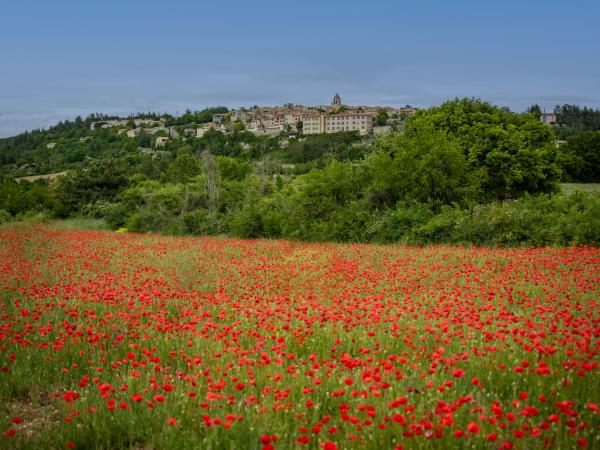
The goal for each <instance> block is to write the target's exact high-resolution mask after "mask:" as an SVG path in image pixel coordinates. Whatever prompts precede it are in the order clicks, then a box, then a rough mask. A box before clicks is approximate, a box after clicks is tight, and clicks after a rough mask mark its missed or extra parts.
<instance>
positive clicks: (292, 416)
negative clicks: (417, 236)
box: [0, 223, 600, 450]
mask: <svg viewBox="0 0 600 450" xmlns="http://www.w3.org/2000/svg"><path fill="white" fill-rule="evenodd" d="M599 261H600V250H598V249H596V248H592V247H587V246H574V247H568V248H511V249H501V248H477V247H460V246H430V247H404V246H399V245H398V246H396V245H387V246H382V245H354V244H307V243H298V242H289V241H277V240H236V239H226V238H191V237H165V236H160V235H150V234H118V233H115V232H109V231H91V230H69V229H65V228H60V225H57V224H52V223H50V224H23V225H16V226H15V225H13V226H3V227H1V228H0V265H1V270H0V286H1V289H2V302H1V309H0V314H1V321H0V368H1V371H0V412H1V414H0V427H1V430H0V432H1V433H2V437H0V447H1V448H89V449H91V448H104V449H109V448H110V449H112V448H131V449H159V448H160V449H175V448H202V449H229V448H235V449H258V450H260V449H262V450H269V449H291V448H298V449H303V448H306V449H326V450H334V449H385V448H389V449H412V448H425V449H452V448H456V449H459V448H460V449H462V448H484V449H510V448H527V449H537V448H559V449H565V448H600V368H599V363H600V357H599V352H600V341H599V337H600V300H599V295H598V294H599V291H600V289H599V288H600V272H599V270H598V268H599Z"/></svg>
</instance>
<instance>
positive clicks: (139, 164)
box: [0, 99, 600, 245]
mask: <svg viewBox="0 0 600 450" xmlns="http://www.w3.org/2000/svg"><path fill="white" fill-rule="evenodd" d="M215 117H218V118H219V120H223V119H228V121H227V122H224V123H220V122H219V123H217V122H211V121H212V120H213V118H215ZM231 117H232V116H231V113H228V112H227V111H226V109H224V108H220V107H217V108H211V109H207V110H204V111H200V112H192V111H188V112H186V114H184V115H183V116H181V117H172V116H166V115H162V116H159V115H155V114H143V115H139V116H137V117H128V118H120V117H106V116H97V115H95V116H90V117H88V118H86V119H81V118H78V119H76V120H75V121H66V122H62V123H59V124H58V125H56V126H54V127H52V128H50V129H48V130H38V131H33V132H29V133H24V134H21V135H19V136H16V137H14V138H9V139H3V140H2V141H0V163H1V165H0V172H1V173H2V175H3V182H2V184H1V191H2V192H1V193H2V195H1V196H0V211H2V212H1V213H0V214H1V216H2V217H3V219H2V220H4V221H7V220H12V218H13V217H14V218H22V217H25V216H27V215H31V214H39V213H42V214H45V215H47V216H50V217H55V218H62V217H72V216H87V217H97V218H103V219H104V220H106V221H107V222H108V223H109V225H110V226H112V227H114V228H119V227H125V228H127V229H128V230H131V231H159V232H162V233H169V234H183V233H185V234H200V235H205V234H228V235H235V236H240V237H273V238H279V237H284V238H290V239H298V240H308V241H315V240H316V241H331V240H333V241H359V242H364V241H377V242H412V243H421V244H423V243H429V242H461V243H478V244H497V243H500V244H511V245H515V244H523V243H535V244H537V245H543V244H568V243H570V242H572V241H575V242H581V243H591V242H594V241H596V242H597V241H598V239H599V236H598V233H600V231H599V230H600V226H597V225H599V224H598V220H599V219H598V217H600V214H598V212H599V211H598V207H599V206H598V205H599V200H598V196H597V195H596V194H593V193H592V194H584V193H580V192H577V191H576V192H575V193H573V194H571V193H568V194H560V193H559V191H560V186H559V183H560V182H561V181H568V182H572V181H586V182H592V183H593V182H598V181H600V170H599V167H600V164H599V157H598V155H600V145H598V144H599V143H600V138H599V136H600V133H598V132H595V131H585V132H584V133H581V134H577V135H574V136H572V137H571V138H570V139H569V142H568V144H567V145H561V146H557V145H556V129H555V128H552V127H550V126H547V125H545V124H543V123H541V122H540V121H539V117H537V116H536V115H535V114H533V113H525V114H516V113H513V112H510V111H508V110H506V109H502V108H497V107H494V106H492V105H490V104H488V103H486V102H483V101H480V100H474V99H457V100H454V101H449V102H446V103H444V104H443V105H441V106H439V107H435V108H431V109H429V110H422V111H418V112H416V114H412V115H409V116H407V117H403V118H402V126H401V127H398V128H399V129H401V130H402V132H394V131H393V128H392V132H391V134H387V135H382V136H373V135H370V134H367V135H364V136H361V135H359V133H358V132H338V133H330V134H311V135H303V134H299V133H298V131H297V130H294V129H292V128H291V127H288V128H287V129H283V128H282V131H281V132H279V133H278V134H275V135H270V136H261V135H256V134H254V133H251V132H248V131H245V130H244V126H243V123H242V122H240V121H239V120H237V119H236V120H231ZM386 117H387V116H386ZM382 120H383V121H384V122H385V120H388V119H386V118H383V119H382ZM389 120H390V121H391V120H392V119H389ZM298 129H301V127H298ZM61 172H66V174H65V175H64V176H59V177H57V178H55V179H43V178H53V177H52V176H49V174H57V173H61ZM40 175H46V176H45V177H41V178H42V179H36V178H35V177H39V176H40ZM25 177H29V178H25ZM31 177H34V178H31ZM16 179H19V181H18V182H17V181H15V180H16ZM27 179H29V180H32V179H33V180H35V181H33V182H28V181H27Z"/></svg>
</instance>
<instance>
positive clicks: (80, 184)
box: [55, 160, 127, 216]
mask: <svg viewBox="0 0 600 450" xmlns="http://www.w3.org/2000/svg"><path fill="white" fill-rule="evenodd" d="M126 185H127V177H126V167H125V165H124V164H122V161H114V160H106V161H101V162H98V163H94V164H92V165H91V166H90V167H89V168H87V169H78V170H75V171H73V172H70V173H68V174H67V175H65V176H62V177H59V178H58V179H57V182H56V188H55V195H56V198H57V200H58V201H59V202H60V203H61V205H62V207H61V209H60V210H59V211H58V212H57V215H59V216H69V215H72V214H75V213H78V212H80V211H82V209H83V207H84V206H85V205H88V204H91V203H95V202H97V201H99V200H106V201H114V200H115V199H116V196H117V194H118V193H119V192H120V191H121V190H122V189H123V188H124V187H125V186H126Z"/></svg>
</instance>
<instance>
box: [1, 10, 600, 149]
mask: <svg viewBox="0 0 600 450" xmlns="http://www.w3.org/2000/svg"><path fill="white" fill-rule="evenodd" d="M363 5H365V4H364V3H359V2H355V1H349V2H341V1H332V2H328V3H327V4H319V3H318V2H315V1H313V0H306V1H305V2H303V3H301V4H293V5H289V4H282V3H281V2H272V1H263V2H260V4H259V5H258V4H249V3H246V2H240V1H238V0H231V1H230V2H228V3H227V5H226V7H224V6H220V5H218V4H215V3H211V4H198V3H196V2H191V1H179V2H176V3H174V4H171V5H165V4H163V3H159V2H156V1H145V2H141V1H137V0H134V1H130V2H127V3H126V4H122V2H115V1H106V2H103V3H101V4H99V3H95V4H87V3H85V4H83V3H75V2H68V1H60V0H59V1H56V2H52V3H50V4H47V3H46V2H42V1H32V0H24V1H22V2H19V4H16V3H14V4H8V5H4V6H3V7H2V10H1V11H2V13H1V14H0V56H2V60H3V61H5V62H6V66H5V67H4V68H3V70H2V71H0V137H7V136H12V135H15V134H18V133H20V132H23V131H26V130H31V129H36V128H47V127H48V126H50V125H52V124H54V123H56V122H58V121H59V120H65V119H73V118H74V117H76V116H78V115H80V116H83V117H85V116H87V115H89V114H92V113H105V114H118V115H128V114H130V113H136V112H147V111H155V112H159V113H162V112H168V113H171V114H177V113H182V112H183V111H184V110H185V109H186V108H191V109H195V110H197V109H202V108H204V107H207V106H216V105H223V106H227V107H239V106H247V107H248V106H252V105H255V104H258V105H280V104H284V103H288V102H291V103H301V104H306V105H317V104H327V103H329V102H330V100H331V97H332V96H333V94H335V93H336V92H339V93H340V95H341V96H342V99H343V101H344V103H347V104H370V105H382V106H403V105H405V104H411V105H413V106H417V107H429V106H433V105H437V104H440V103H442V102H443V101H445V100H449V99H452V98H455V97H478V98H481V99H482V100H485V101H489V102H491V103H493V104H495V105H498V106H506V107H509V108H510V109H511V110H513V111H523V110H525V109H526V108H527V107H528V106H529V105H531V104H532V103H538V104H539V105H540V106H541V107H542V108H544V109H546V110H551V109H553V107H554V105H555V104H557V103H560V104H562V103H574V104H579V105H582V106H584V105H585V106H590V107H594V108H598V107H600V61H598V58H597V56H598V54H600V28H599V27H597V25H596V24H595V20H596V19H595V18H597V17H598V13H600V5H598V4H597V3H595V2H592V1H573V2H569V4H565V3H564V2H558V1H537V0H535V1H532V2H528V3H527V4H521V3H520V2H516V1H514V0H511V1H507V2H502V3H499V4H481V3H480V2H475V1H465V0H463V1H457V2H453V4H448V3H447V2H441V1H429V2H424V3H422V4H419V5H416V4H410V5H403V4H400V3H399V2H391V1H380V2H373V3H370V4H368V5H366V6H363Z"/></svg>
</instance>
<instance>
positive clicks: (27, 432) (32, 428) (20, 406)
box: [2, 392, 62, 439]
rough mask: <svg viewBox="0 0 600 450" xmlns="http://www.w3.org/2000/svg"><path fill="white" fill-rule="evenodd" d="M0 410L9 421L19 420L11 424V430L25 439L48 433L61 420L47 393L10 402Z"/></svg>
mask: <svg viewBox="0 0 600 450" xmlns="http://www.w3.org/2000/svg"><path fill="white" fill-rule="evenodd" d="M2 409H4V412H5V413H6V415H7V416H8V417H9V418H10V419H11V420H12V419H13V418H18V420H20V422H19V423H14V422H13V423H11V428H13V429H14V430H15V431H16V432H17V436H21V437H22V438H25V439H31V438H34V437H37V436H38V435H39V434H40V433H43V432H46V431H48V430H49V429H51V428H53V427H54V426H55V425H57V424H59V423H60V422H61V418H62V417H61V413H60V411H59V410H58V409H57V408H56V407H55V406H54V405H53V404H52V403H51V399H50V395H49V394H48V393H47V392H39V393H35V394H31V395H29V396H28V397H27V398H23V399H19V400H13V401H10V402H8V403H5V404H4V405H3V408H2Z"/></svg>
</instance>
